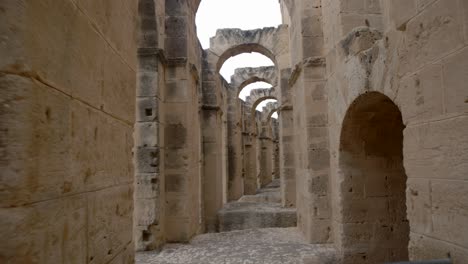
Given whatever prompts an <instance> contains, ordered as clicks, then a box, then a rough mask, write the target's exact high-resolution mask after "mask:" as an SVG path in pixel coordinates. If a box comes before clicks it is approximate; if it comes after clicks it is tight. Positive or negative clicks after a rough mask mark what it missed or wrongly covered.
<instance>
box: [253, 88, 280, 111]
mask: <svg viewBox="0 0 468 264" xmlns="http://www.w3.org/2000/svg"><path fill="white" fill-rule="evenodd" d="M268 99H275V100H278V96H277V94H276V89H274V88H271V89H255V90H252V91H251V92H250V95H249V96H248V97H247V99H246V103H247V107H249V108H251V109H252V112H253V113H255V109H256V108H257V106H258V105H259V104H260V103H261V102H262V101H265V100H268Z"/></svg>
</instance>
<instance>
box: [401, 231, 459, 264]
mask: <svg viewBox="0 0 468 264" xmlns="http://www.w3.org/2000/svg"><path fill="white" fill-rule="evenodd" d="M409 255H410V258H411V259H447V258H451V259H452V261H453V263H463V262H464V261H465V260H467V259H468V250H466V249H465V248H463V247H458V246H455V245H453V244H451V243H448V242H446V241H442V240H439V239H436V238H432V237H430V236H425V235H421V234H418V233H415V232H412V233H411V234H410V244H409Z"/></svg>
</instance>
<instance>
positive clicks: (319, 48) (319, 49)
mask: <svg viewBox="0 0 468 264" xmlns="http://www.w3.org/2000/svg"><path fill="white" fill-rule="evenodd" d="M323 43H324V39H323V37H303V43H302V54H303V55H302V56H303V58H309V57H318V56H323V55H324V54H323V53H324V49H323Z"/></svg>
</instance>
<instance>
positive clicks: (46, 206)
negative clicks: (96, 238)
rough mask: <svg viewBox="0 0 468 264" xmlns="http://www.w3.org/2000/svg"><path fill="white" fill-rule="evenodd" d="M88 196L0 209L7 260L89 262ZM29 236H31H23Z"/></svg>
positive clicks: (0, 251) (4, 258)
mask: <svg viewBox="0 0 468 264" xmlns="http://www.w3.org/2000/svg"><path fill="white" fill-rule="evenodd" d="M86 217H87V204H86V197H85V196H74V197H70V198H66V199H62V200H59V199H56V200H50V201H47V202H40V203H35V204H33V205H30V206H27V207H18V208H2V209H0V223H1V225H2V228H1V230H0V234H1V235H2V236H3V238H4V239H6V240H8V243H3V244H2V246H0V254H1V256H2V257H1V259H2V261H3V262H4V263H18V262H19V263H62V260H63V259H64V258H66V259H67V263H76V264H78V263H86V262H87V260H86V256H87V249H86V243H87V237H86V233H85V232H83V230H86V223H87V219H86ZM24 236H27V237H28V239H24Z"/></svg>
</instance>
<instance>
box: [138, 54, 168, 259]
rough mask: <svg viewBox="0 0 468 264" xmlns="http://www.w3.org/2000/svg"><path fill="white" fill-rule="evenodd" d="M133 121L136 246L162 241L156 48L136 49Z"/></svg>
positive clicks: (145, 247) (150, 246)
mask: <svg viewBox="0 0 468 264" xmlns="http://www.w3.org/2000/svg"><path fill="white" fill-rule="evenodd" d="M138 59H139V73H138V77H139V80H138V88H137V100H136V108H137V109H136V110H137V114H136V123H135V132H134V137H135V146H134V152H135V164H136V166H135V194H134V198H135V226H136V227H135V243H136V248H137V250H152V249H156V248H158V247H159V246H161V245H162V244H163V243H164V240H165V239H164V233H163V223H164V221H163V220H164V201H165V199H164V197H165V196H164V177H161V171H164V170H161V162H160V159H161V148H160V138H159V134H160V133H159V128H160V122H159V121H160V120H159V116H160V115H159V113H160V109H159V106H160V93H159V83H158V82H159V78H158V77H159V75H158V68H162V65H160V62H159V59H158V52H157V50H156V49H140V50H139V52H138Z"/></svg>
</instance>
